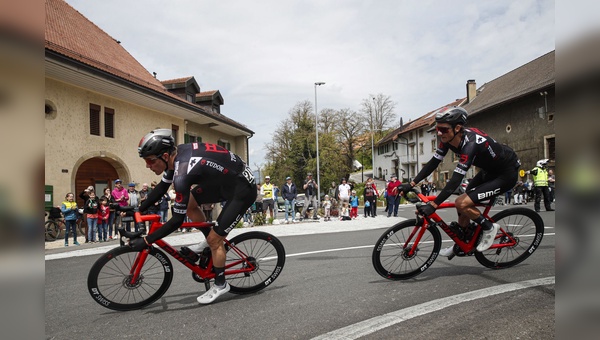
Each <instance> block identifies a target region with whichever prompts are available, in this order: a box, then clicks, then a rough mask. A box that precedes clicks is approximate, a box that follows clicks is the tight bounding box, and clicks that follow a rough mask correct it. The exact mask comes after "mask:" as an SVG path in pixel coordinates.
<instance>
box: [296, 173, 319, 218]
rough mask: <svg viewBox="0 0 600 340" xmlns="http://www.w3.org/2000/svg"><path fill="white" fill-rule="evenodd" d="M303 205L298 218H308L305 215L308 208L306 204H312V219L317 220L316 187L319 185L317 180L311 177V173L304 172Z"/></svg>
mask: <svg viewBox="0 0 600 340" xmlns="http://www.w3.org/2000/svg"><path fill="white" fill-rule="evenodd" d="M302 188H303V189H304V207H303V208H302V214H301V216H300V219H303V218H308V216H306V210H308V206H309V205H311V204H312V207H313V220H318V219H319V217H317V210H319V205H318V204H317V189H318V188H319V186H318V185H317V182H315V180H314V179H313V177H312V173H310V172H309V173H307V174H306V180H305V181H304V186H303V187H302Z"/></svg>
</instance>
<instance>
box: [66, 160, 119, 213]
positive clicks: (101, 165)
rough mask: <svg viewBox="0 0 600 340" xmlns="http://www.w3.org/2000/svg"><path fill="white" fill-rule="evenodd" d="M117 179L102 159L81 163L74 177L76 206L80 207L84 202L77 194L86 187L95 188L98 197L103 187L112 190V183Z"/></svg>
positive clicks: (114, 172)
mask: <svg viewBox="0 0 600 340" xmlns="http://www.w3.org/2000/svg"><path fill="white" fill-rule="evenodd" d="M117 178H118V174H117V170H116V169H115V168H114V167H113V166H112V164H110V163H109V162H107V161H105V160H104V159H102V158H90V159H88V160H87V161H85V162H83V163H82V164H81V166H80V167H79V169H77V175H76V176H75V197H76V199H77V205H78V206H80V207H82V206H83V204H84V203H85V202H83V200H81V198H79V194H80V193H81V192H82V191H83V190H84V189H85V188H87V187H88V186H90V185H92V186H94V188H95V191H96V195H98V197H100V196H102V195H103V192H102V191H103V190H104V188H105V187H109V188H111V189H112V188H113V182H114V180H115V179H117Z"/></svg>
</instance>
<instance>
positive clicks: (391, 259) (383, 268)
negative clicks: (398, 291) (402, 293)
mask: <svg viewBox="0 0 600 340" xmlns="http://www.w3.org/2000/svg"><path fill="white" fill-rule="evenodd" d="M416 224H417V221H416V220H415V219H412V220H408V221H403V222H400V223H398V224H396V225H394V226H393V227H391V228H389V229H388V230H386V231H385V233H383V235H382V236H381V237H380V238H379V240H377V243H376V244H375V248H373V256H372V260H373V267H375V270H376V271H377V273H378V274H379V275H381V276H382V277H384V278H386V279H389V280H406V279H410V278H412V277H415V276H417V275H419V274H421V273H422V272H424V271H425V270H426V269H427V268H429V267H430V266H431V264H432V263H433V261H435V259H436V258H437V256H438V254H439V252H440V247H441V245H442V236H441V235H440V231H439V230H438V229H437V228H436V227H430V228H426V229H425V231H424V233H423V236H422V237H421V239H420V240H419V241H418V242H419V243H418V244H417V248H416V250H415V251H414V252H413V253H412V254H410V251H411V249H413V246H414V244H415V242H416V238H417V235H418V234H419V232H420V231H421V228H422V227H421V226H416Z"/></svg>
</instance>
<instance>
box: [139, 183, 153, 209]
mask: <svg viewBox="0 0 600 340" xmlns="http://www.w3.org/2000/svg"><path fill="white" fill-rule="evenodd" d="M150 191H151V190H149V189H148V183H144V184H142V190H140V191H139V192H138V193H139V195H140V204H139V205H141V204H142V203H144V201H145V200H146V198H147V197H148V194H149V193H150Z"/></svg>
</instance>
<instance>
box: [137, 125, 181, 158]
mask: <svg viewBox="0 0 600 340" xmlns="http://www.w3.org/2000/svg"><path fill="white" fill-rule="evenodd" d="M174 149H175V140H174V139H173V136H172V135H171V130H169V129H156V130H152V131H150V133H148V134H147V135H145V136H144V138H142V140H140V145H139V146H138V152H139V154H140V157H142V158H143V157H148V156H157V157H160V155H162V154H163V153H165V152H167V153H169V154H170V153H171V152H172V151H173V150H174Z"/></svg>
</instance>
